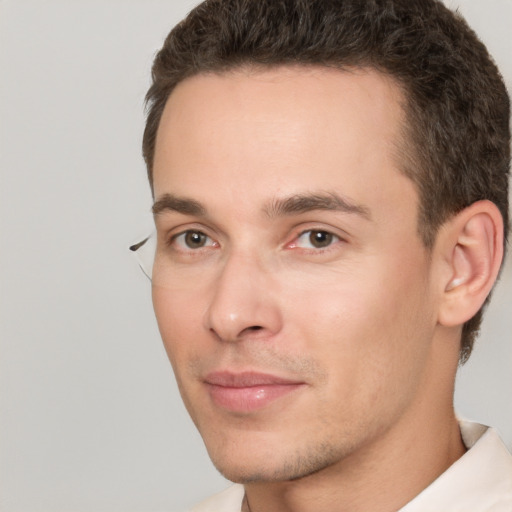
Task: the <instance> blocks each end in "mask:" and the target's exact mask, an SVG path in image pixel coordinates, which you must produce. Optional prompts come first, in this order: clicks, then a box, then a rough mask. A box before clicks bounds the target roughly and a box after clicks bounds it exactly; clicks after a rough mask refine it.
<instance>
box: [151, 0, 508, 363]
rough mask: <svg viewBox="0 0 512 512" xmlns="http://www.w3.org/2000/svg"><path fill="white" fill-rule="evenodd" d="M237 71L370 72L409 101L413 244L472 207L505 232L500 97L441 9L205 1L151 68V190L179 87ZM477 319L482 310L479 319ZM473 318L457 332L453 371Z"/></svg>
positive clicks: (485, 57) (466, 346)
mask: <svg viewBox="0 0 512 512" xmlns="http://www.w3.org/2000/svg"><path fill="white" fill-rule="evenodd" d="M246 65H255V66H264V67H273V66H280V65H306V66H307V65H315V66H318V65H321V66H330V67H336V68H340V69H346V68H349V67H370V68H373V69H376V70H379V71H381V72H383V73H386V74H388V75H391V76H392V77H394V79H395V80H396V81H397V83H398V84H400V85H401V87H402V89H403V91H404V93H405V97H406V100H407V105H406V109H405V110H406V117H407V126H406V138H407V140H408V142H409V144H408V145H409V146H410V147H411V148H412V150H409V151H404V158H403V165H402V167H403V168H402V171H403V172H404V173H405V174H406V175H407V176H408V177H409V178H410V179H411V180H412V181H413V182H414V183H415V185H416V187H417V190H418V194H419V199H420V206H419V221H418V229H419V233H420V235H421V237H422V239H423V241H424V243H425V246H426V247H428V248H430V247H432V245H433V243H434V241H435V237H436V233H437V231H438V229H439V227H440V226H441V225H442V224H443V223H444V222H445V221H446V220H447V219H448V218H450V216H452V215H454V214H456V213H457V212H459V211H460V210H462V209H463V208H465V207H467V206H469V205H470V204H472V203H474V202H475V201H478V200H481V199H488V200H490V201H492V202H493V203H495V204H496V205H497V207H498V208H499V210H500V211H501V214H502V216H503V219H504V223H505V239H506V236H507V233H508V228H509V218H508V178H509V169H510V128H509V112H510V102H509V97H508V94H507V91H506V88H505V85H504V83H503V79H502V77H501V75H500V73H499V71H498V69H497V67H496V65H495V64H494V62H493V60H492V59H491V57H490V56H489V54H488V52H487V50H486V48H485V46H484V45H483V44H482V42H481V41H480V40H479V39H478V37H477V36H476V34H475V33H474V32H473V31H472V30H471V29H470V28H469V26H468V25H467V23H466V22H465V21H464V19H463V18H462V17H461V16H460V15H459V14H458V13H456V12H452V11H450V10H449V9H448V8H446V7H445V6H444V5H443V4H442V3H441V2H440V1H438V0H206V1H205V2H203V3H201V4H200V5H198V6H197V7H196V8H195V9H194V10H192V11H191V12H190V14H189V15H188V16H187V17H186V18H185V19H184V20H183V21H182V22H181V23H179V24H178V25H177V26H176V27H175V28H174V29H173V30H172V31H171V32H170V34H169V35H168V36H167V38H166V40H165V43H164V46H163V47H162V49H161V50H160V51H159V52H158V54H157V55H156V58H155V60H154V63H153V68H152V78H153V83H152V85H151V87H150V89H149V91H148V93H147V96H146V101H147V107H148V110H147V121H146V129H145V131H144V139H143V155H144V159H145V161H146V165H147V170H148V177H149V181H150V184H151V185H152V168H153V156H154V150H155V140H156V134H157V131H158V125H159V123H160V118H161V116H162V112H163V109H164V107H165V104H166V102H167V99H168V97H169V95H170V94H171V92H172V91H173V89H174V87H175V86H176V85H177V84H178V83H179V82H181V81H182V80H184V79H185V78H187V77H190V76H193V75H197V74H199V73H206V72H224V71H228V70H232V69H236V68H239V67H242V66H246ZM482 309H483V308H482ZM481 319H482V310H480V311H479V312H478V313H477V314H476V315H475V316H474V317H473V318H472V319H471V320H469V321H468V322H466V324H465V325H464V327H463V332H462V341H461V357H460V359H461V362H465V361H466V360H467V358H468V357H469V355H470V353H471V350H472V347H473V343H474V339H475V337H476V334H477V333H478V330H479V327H480V323H481Z"/></svg>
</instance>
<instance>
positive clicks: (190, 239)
mask: <svg viewBox="0 0 512 512" xmlns="http://www.w3.org/2000/svg"><path fill="white" fill-rule="evenodd" d="M205 239H206V237H205V235H203V234H202V233H198V232H197V231H190V232H189V233H187V234H186V236H185V243H186V244H187V245H188V246H189V247H191V248H197V247H202V246H203V245H204V242H205Z"/></svg>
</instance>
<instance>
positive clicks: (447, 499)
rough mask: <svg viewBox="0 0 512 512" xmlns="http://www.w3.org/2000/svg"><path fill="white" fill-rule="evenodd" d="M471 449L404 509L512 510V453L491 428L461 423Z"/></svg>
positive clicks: (427, 511) (447, 511)
mask: <svg viewBox="0 0 512 512" xmlns="http://www.w3.org/2000/svg"><path fill="white" fill-rule="evenodd" d="M460 429H461V435H462V440H463V441H464V444H465V445H466V448H468V451H467V452H466V453H465V454H464V455H463V456H462V457H461V458H460V459H458V460H457V461H456V462H455V463H454V464H452V465H451V466H450V467H449V468H448V469H447V470H446V471H445V472H444V473H443V474H442V475H441V476H439V477H438V478H437V480H435V481H434V482H433V483H432V484H430V485H429V486H428V487H427V488H426V489H425V490H424V491H422V492H421V493H420V494H419V495H418V496H416V498H414V499H413V500H412V501H410V502H409V503H408V504H407V505H406V506H405V507H403V508H401V509H400V512H438V511H443V512H468V511H469V510H471V511H472V512H484V511H485V512H501V511H503V512H508V511H510V510H512V455H510V453H509V452H508V450H507V448H506V447H505V445H504V444H503V442H502V441H501V439H500V438H499V436H498V434H497V432H496V431H495V430H494V429H492V428H489V427H486V426H484V425H480V424H478V423H471V422H468V421H461V422H460Z"/></svg>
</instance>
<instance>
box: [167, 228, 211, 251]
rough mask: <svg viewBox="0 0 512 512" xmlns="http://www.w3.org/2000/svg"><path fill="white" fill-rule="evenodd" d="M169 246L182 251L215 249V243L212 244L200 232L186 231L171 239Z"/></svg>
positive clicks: (207, 237)
mask: <svg viewBox="0 0 512 512" xmlns="http://www.w3.org/2000/svg"><path fill="white" fill-rule="evenodd" d="M171 244H173V245H176V246H177V247H178V248H179V249H182V250H187V251H188V250H194V249H202V248H203V247H216V246H217V243H216V242H214V241H213V240H212V239H211V238H210V237H209V236H208V235H205V234H204V233H202V232H201V231H196V230H191V229H189V230H187V231H184V232H183V233H179V234H178V235H175V236H173V237H172V239H171Z"/></svg>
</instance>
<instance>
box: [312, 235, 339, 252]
mask: <svg viewBox="0 0 512 512" xmlns="http://www.w3.org/2000/svg"><path fill="white" fill-rule="evenodd" d="M333 240H334V236H333V235H332V233H328V232H327V231H310V232H309V243H310V244H311V245H312V247H315V248H316V249H322V248H324V247H328V246H329V245H331V244H332V242H333Z"/></svg>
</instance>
